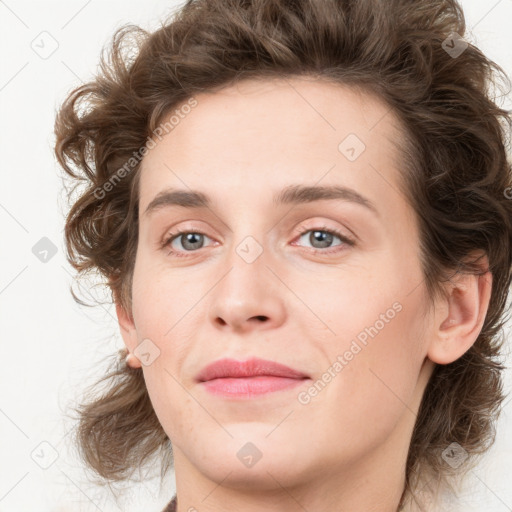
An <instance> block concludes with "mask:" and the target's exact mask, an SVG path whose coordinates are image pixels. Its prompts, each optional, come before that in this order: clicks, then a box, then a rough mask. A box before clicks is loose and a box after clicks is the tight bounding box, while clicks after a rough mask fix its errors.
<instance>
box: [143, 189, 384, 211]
mask: <svg viewBox="0 0 512 512" xmlns="http://www.w3.org/2000/svg"><path fill="white" fill-rule="evenodd" d="M332 199H338V200H342V201H348V202H352V203H356V204H359V205H361V206H364V207H365V208H367V209H369V210H371V211H372V212H373V213H374V214H375V215H377V216H380V215H379V211H378V210H377V208H376V206H375V205H374V204H373V203H372V202H371V201H370V200H369V199H368V198H366V197H364V196H362V195H361V194H359V192H356V191H355V190H354V189H351V188H348V187H344V186H341V185H331V186H304V185H289V186H287V187H285V188H284V189H283V190H281V191H279V192H278V193H277V194H275V195H274V197H273V204H274V205H275V206H279V205H281V204H303V203H311V202H314V201H322V200H332ZM211 204H212V202H211V199H210V198H209V197H208V196H207V195H206V194H204V193H203V192H200V191H198V190H178V189H167V190H163V191H162V192H160V193H158V194H157V195H156V197H155V198H154V199H153V200H152V201H151V202H150V203H149V205H148V207H147V208H146V210H145V211H144V214H143V215H150V214H151V213H152V212H154V211H156V210H159V209H161V208H163V207H169V206H181V207H183V208H195V209H198V208H210V206H211Z"/></svg>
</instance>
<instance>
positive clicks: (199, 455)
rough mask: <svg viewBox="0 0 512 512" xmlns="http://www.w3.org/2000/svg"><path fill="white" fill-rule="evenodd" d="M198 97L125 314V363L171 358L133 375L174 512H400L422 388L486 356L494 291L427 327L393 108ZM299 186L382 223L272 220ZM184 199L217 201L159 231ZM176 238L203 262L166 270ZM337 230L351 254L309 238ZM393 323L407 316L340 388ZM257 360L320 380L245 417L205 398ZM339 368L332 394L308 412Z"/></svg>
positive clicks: (357, 102) (487, 281) (461, 294)
mask: <svg viewBox="0 0 512 512" xmlns="http://www.w3.org/2000/svg"><path fill="white" fill-rule="evenodd" d="M195 98H196V100H197V102H198V104H197V106H196V107H195V108H194V109H192V111H191V112H190V113H189V114H188V115H187V116H186V117H185V118H184V119H181V120H180V122H179V124H178V125H177V126H176V127H175V128H174V129H173V130H172V132H170V133H169V134H167V135H166V136H165V137H163V138H162V140H161V141H159V142H158V143H157V144H156V146H155V147H153V149H151V150H150V151H149V152H148V153H147V154H146V156H145V157H144V160H143V162H142V167H141V173H142V174H141V182H140V196H139V197H140V203H139V204H140V207H139V221H140V222H139V243H138V249H137V256H136V264H135V271H134V278H133V289H132V301H133V302H132V311H131V312H127V311H125V310H124V309H123V308H122V307H121V306H120V305H117V315H118V319H119V324H120V328H121V333H122V336H123V339H124V342H125V344H126V347H127V348H128V349H129V350H130V351H131V352H134V351H135V350H136V349H137V346H138V345H139V344H140V343H141V342H142V340H144V339H146V338H149V339H150V340H151V342H152V343H153V344H154V346H156V347H158V350H159V351H160V352H159V356H158V357H156V359H154V361H152V362H151V364H149V365H147V366H146V365H142V364H141V362H140V361H139V360H138V359H136V358H135V360H134V362H133V363H132V364H133V366H135V367H141V366H142V368H143V372H144V377H145V381H146V385H147V388H148V392H149V395H150V398H151V401H152V404H153V406H154V409H155V412H156V414H157V416H158V418H159V420H160V422H161V424H162V426H163V428H164V430H165V432H166V433H167V434H168V436H169V438H170V439H171V441H172V444H173V448H174V460H175V470H176V486H177V495H178V510H179V512H184V511H189V510H197V511H200V512H203V511H204V512H207V511H239V510H243V511H244V512H252V511H261V510H266V511H267V512H278V511H287V512H290V511H293V512H294V511H297V512H298V511H303V510H308V511H315V510H322V511H324V512H334V511H336V512H340V511H341V512H347V511H350V512H359V511H361V512H362V511H365V512H368V511H370V512H371V511H377V510H378V511H379V512H388V511H389V512H391V511H396V510H397V507H398V503H399V500H400V496H401V494H402V489H403V485H404V476H405V462H406V456H407V450H408V447H409V444H410V439H411V435H412V429H413V427H414V422H415V420H416V412H417V410H418V408H419V404H420V400H421V397H422V395H423V392H424V389H425V386H426V384H427V382H428V379H429V377H430V375H431V373H432V371H433V368H434V366H435V363H439V364H446V363H449V362H452V361H454V360H456V359H457V358H459V357H460V356H461V355H462V354H463V353H464V352H465V351H466V350H468V348H469V347H470V346H471V345H472V344H473V343H474V341H475V340H476V337H477V336H478V333H479V332H480V330H481V327H482V324H483V320H484V317H485V313H486V310H487V307H488V302H489V297H490V289H491V283H492V279H491V276H490V274H489V273H487V274H486V275H484V276H483V277H481V278H478V277H475V276H463V275H457V276H455V277H454V278H453V279H452V281H451V282H450V283H449V284H447V285H446V286H447V288H446V290H447V297H446V298H445V299H440V300H439V301H438V302H437V303H436V305H435V308H433V309H429V308H428V302H427V294H426V289H425V283H424V281H423V275H422V271H421V266H420V260H419V233H418V226H417V223H416V216H415V214H414V211H413V209H412V207H411V206H410V204H409V203H408V201H407V200H406V198H405V197H404V196H403V195H402V194H401V193H400V192H399V180H400V175H399V168H400V159H399V154H398V152H397V149H396V147H395V146H394V145H393V141H395V140H399V139H398V138H399V137H400V136H401V128H400V126H399V124H398V122H397V120H396V118H395V116H394V115H393V114H392V113H391V112H390V111H389V108H388V107H387V106H386V105H384V104H383V103H382V102H381V101H380V100H379V99H378V98H375V97H373V96H371V95H369V94H366V93H357V92H356V91H354V90H351V89H349V88H347V87H342V86H339V85H333V84H328V83H325V82H319V81H314V80H307V79H304V78H302V79H298V78H294V79H293V80H285V81H281V80H280V81H277V80H275V81H263V82H262V81H260V82H256V81H246V82H241V83H239V84H238V85H237V86H233V87H229V88H226V89H224V90H222V91H219V92H215V93H202V94H199V95H197V96H196V97H195ZM349 134H356V135H357V137H358V138H359V139H360V140H362V141H364V144H365V145H366V149H365V150H364V151H363V152H362V153H361V154H360V156H359V157H358V158H357V159H356V160H355V161H350V160H348V159H347V158H346V156H345V155H344V154H342V152H340V150H339V149H338V146H339V144H340V143H341V142H342V141H343V140H344V139H345V138H346V137H347V135H349ZM290 184H303V185H343V186H346V187H351V188H353V189H354V190H356V191H357V192H358V193H359V194H361V195H363V196H364V197H366V198H367V199H369V200H370V201H371V202H372V203H373V204H374V205H375V207H376V209H377V210H378V215H377V214H375V213H373V212H372V211H371V210H370V209H368V208H365V207H364V206H362V205H360V204H356V203H354V202H350V201H346V200H340V199H334V200H333V199H329V200H325V199H324V200H319V201H315V202H312V203H305V204H297V205H280V206H276V205H274V204H273V203H272V196H273V194H274V193H276V192H278V191H280V190H281V189H282V188H284V187H286V186H288V185H290ZM169 187H175V188H179V189H182V190H189V189H194V190H199V191H201V192H204V193H206V194H208V195H209V196H210V197H211V198H212V205H211V206H210V208H206V209H205V208H203V209H197V208H196V209H191V208H185V207H181V206H168V207H162V208H160V209H158V210H156V211H154V212H153V213H152V214H149V215H146V214H145V213H144V212H145V210H146V208H147V206H148V205H149V203H150V202H151V201H152V200H153V199H154V198H155V196H156V195H157V194H158V193H159V192H161V191H162V190H164V189H167V188H169ZM175 228H183V229H187V230H188V231H187V232H192V233H201V234H204V235H205V237H204V238H203V239H199V241H198V242H197V241H196V245H195V246H194V247H198V248H192V249H190V245H187V239H186V238H185V237H178V238H177V239H175V240H174V242H173V244H172V249H173V250H174V251H176V252H177V253H178V254H180V255H181V256H177V255H173V254H169V249H170V248H171V247H165V248H162V247H161V245H160V244H161V243H162V242H163V241H164V240H165V239H166V237H167V236H168V235H169V233H170V232H172V231H173V230H174V229H175ZM330 229H336V230H339V231H341V232H342V233H343V235H344V236H346V237H349V238H350V237H351V238H354V235H355V236H356V237H357V239H356V243H355V245H353V246H350V245H348V244H346V243H343V242H342V241H341V239H339V238H337V236H336V235H333V236H334V238H333V239H332V241H331V242H330V245H329V244H327V246H325V245H324V246H322V245H321V244H320V243H319V242H318V241H316V242H315V239H314V238H312V232H314V231H318V230H326V231H328V232H329V230H330ZM301 233H305V235H303V236H301ZM310 235H311V236H310ZM247 236H251V237H253V238H254V239H255V240H256V241H257V244H259V245H253V246H250V247H252V249H250V250H252V251H253V250H255V249H254V247H260V248H261V250H262V253H261V254H260V255H259V257H258V258H256V259H255V261H253V262H251V263H248V262H247V261H245V260H244V259H243V258H242V257H241V256H240V255H239V253H238V252H237V247H238V246H239V244H241V242H242V241H244V239H245V238H246V237H247ZM241 247H243V244H242V246H241ZM322 247H325V248H322ZM315 248H316V249H317V251H316V254H315ZM322 251H323V252H322ZM393 304H395V306H396V304H399V306H396V307H400V311H399V312H396V314H395V315H394V317H393V318H392V319H390V320H388V322H385V325H384V327H383V328H381V329H380V330H378V334H377V335H375V336H374V337H373V338H368V341H367V344H366V345H363V344H362V343H359V345H360V346H361V350H360V351H359V352H358V353H357V354H355V355H353V357H352V358H351V360H350V361H346V363H347V364H346V365H344V366H343V369H342V370H341V371H339V372H337V373H336V372H334V371H333V370H332V366H333V363H334V362H335V361H337V357H338V356H339V355H341V356H343V354H345V353H346V351H347V350H350V347H351V346H352V347H353V346H354V345H351V344H352V342H353V341H354V340H355V339H357V336H358V334H360V333H361V332H362V331H364V330H365V328H366V327H370V326H373V325H375V324H376V321H377V320H379V318H382V316H381V315H386V312H387V311H389V310H390V309H393V306H392V305H393ZM252 356H255V357H261V358H264V359H271V360H274V361H278V362H281V363H283V364H286V365H288V366H290V367H292V368H295V369H298V370H300V371H302V372H304V373H306V374H307V375H309V376H310V377H311V378H310V379H309V380H305V381H303V383H301V384H300V385H299V386H298V387H295V388H293V389H286V390H282V391H278V392H273V393H268V394H266V395H260V396H259V397H257V398H251V399H241V400H240V399H238V400H235V399H227V398H223V397H218V396H214V395H211V394H209V393H208V392H207V391H205V390H204V389H203V388H202V386H201V385H199V384H197V383H196V382H195V380H194V379H195V377H196V375H197V373H198V371H199V370H200V369H201V368H203V367H204V366H205V365H207V364H209V363H211V362H212V361H214V360H217V359H220V358H223V357H231V358H234V359H239V360H245V359H248V358H250V357H252ZM329 368H331V380H330V382H328V383H327V384H326V385H325V387H324V388H323V389H322V390H321V391H320V392H318V393H317V394H316V396H313V397H311V396H310V401H309V402H308V403H307V404H304V403H301V402H300V401H299V399H298V395H299V393H300V392H305V393H306V394H307V393H308V390H309V389H310V388H311V386H312V384H314V383H315V382H316V381H318V380H319V379H322V375H324V374H325V373H326V372H328V369H329ZM333 374H334V375H335V376H333ZM323 378H324V379H327V377H323ZM302 396H304V393H303V395H302ZM248 442H250V443H253V444H254V445H255V446H256V447H257V449H258V450H259V451H260V452H261V454H262V457H261V459H260V460H259V461H258V462H257V463H255V464H254V465H253V466H252V467H247V466H246V465H244V464H243V463H242V462H241V461H240V459H239V458H238V457H237V453H238V451H239V450H240V449H241V448H242V447H243V446H244V445H245V444H246V443H248Z"/></svg>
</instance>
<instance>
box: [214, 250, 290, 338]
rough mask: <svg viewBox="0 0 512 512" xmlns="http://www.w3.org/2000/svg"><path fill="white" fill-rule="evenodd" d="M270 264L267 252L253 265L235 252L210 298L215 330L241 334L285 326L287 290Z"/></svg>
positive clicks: (253, 262)
mask: <svg viewBox="0 0 512 512" xmlns="http://www.w3.org/2000/svg"><path fill="white" fill-rule="evenodd" d="M268 264H271V261H270V258H267V257H266V252H265V251H264V252H263V253H262V254H260V255H259V257H258V258H256V259H255V260H254V261H252V262H250V260H246V259H244V257H243V254H242V256H240V255H239V253H237V252H236V251H234V252H233V256H232V258H230V261H229V268H228V270H227V271H226V272H225V273H224V276H223V277H222V278H221V279H220V281H219V282H218V283H217V285H216V286H215V287H214V288H213V290H212V293H211V297H210V308H209V320H210V321H211V322H212V323H213V324H214V327H215V328H216V329H218V330H221V331H228V330H232V331H236V332H239V333H241V332H249V331H252V330H255V329H263V330H266V329H273V328H277V327H279V326H280V325H282V324H283V322H284V321H285V318H286V309H285V302H284V298H285V296H286V291H287V290H286V286H285V285H284V284H283V283H282V282H281V281H280V279H278V278H277V277H276V274H277V273H278V272H276V268H275V265H273V267H274V268H272V269H270V268H269V266H268ZM288 293H289V292H288Z"/></svg>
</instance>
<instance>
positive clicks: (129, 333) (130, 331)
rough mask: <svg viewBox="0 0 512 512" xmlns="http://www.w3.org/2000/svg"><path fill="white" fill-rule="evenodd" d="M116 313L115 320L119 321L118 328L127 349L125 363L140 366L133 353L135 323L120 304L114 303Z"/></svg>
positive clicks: (134, 366)
mask: <svg viewBox="0 0 512 512" xmlns="http://www.w3.org/2000/svg"><path fill="white" fill-rule="evenodd" d="M116 315H117V320H118V322H119V329H120V331H121V336H122V338H123V341H124V344H125V346H126V349H127V350H128V356H127V360H126V364H127V365H128V366H131V367H132V368H140V367H141V362H140V361H139V359H138V358H137V357H136V356H135V355H134V351H135V349H136V347H137V344H138V342H137V331H136V329H135V323H134V321H133V318H132V316H131V315H130V314H128V312H127V311H126V310H125V309H124V308H123V306H121V305H120V304H118V303H116Z"/></svg>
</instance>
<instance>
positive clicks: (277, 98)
mask: <svg viewBox="0 0 512 512" xmlns="http://www.w3.org/2000/svg"><path fill="white" fill-rule="evenodd" d="M194 98H195V100H196V105H195V106H194V107H193V108H189V109H187V114H182V115H180V116H179V117H177V116H175V117H174V119H179V122H178V123H176V124H174V127H173V128H172V130H171V131H170V132H168V133H167V134H166V135H164V136H163V138H162V139H161V140H160V141H158V142H157V144H156V146H155V147H154V148H152V149H151V150H150V151H149V152H148V153H147V154H146V156H145V157H144V159H143V161H142V166H141V172H142V174H141V182H140V206H141V208H140V211H144V209H145V208H146V207H147V205H148V204H149V202H150V201H151V199H152V198H153V197H154V195H155V194H157V193H158V192H159V191H161V190H162V189H163V188H165V187H166V186H168V187H171V186H172V187H180V188H193V189H204V190H205V191H206V190H207V191H209V192H211V193H212V194H213V195H215V196H217V197H219V198H220V199H226V200H228V199H229V200H237V198H236V197H234V192H235V191H238V192H237V197H238V200H239V201H241V202H243V201H245V200H246V199H247V197H245V194H243V193H242V191H243V190H245V191H246V192H247V193H248V194H249V193H250V195H251V196H253V197H254V195H261V194H266V195H268V197H269V198H270V199H271V197H273V195H274V194H275V192H276V191H278V190H281V189H282V188H284V187H285V186H286V185H287V184H289V183H298V182H301V183H307V184H313V183H317V182H319V181H320V180H321V181H322V184H325V185H328V184H340V183H343V184H346V185H347V186H351V187H353V188H361V187H362V188H368V187H367V185H369V184H370V182H372V181H373V182H375V181H377V182H379V183H378V185H380V186H382V180H383V179H385V180H386V176H387V179H389V180H391V182H396V180H397V179H398V176H397V173H396V169H397V168H398V166H399V162H398V153H397V150H396V147H395V144H397V141H399V140H400V127H399V123H398V121H397V119H396V117H395V116H394V114H393V113H392V112H391V109H390V108H389V107H388V106H387V105H386V104H385V103H384V102H382V101H380V100H379V99H378V98H377V97H375V96H374V95H372V94H369V93H365V92H361V91H358V90H356V89H354V88H348V87H346V86H341V85H339V84H333V83H329V82H325V81H318V80H312V79H303V78H294V79H281V80H263V81H262V80H258V81H255V80H247V81H243V82H239V83H237V84H235V85H234V86H230V87H226V88H225V89H222V90H220V91H216V92H209V93H201V94H198V95H196V96H195V97H194ZM176 110H178V111H179V107H176V108H175V109H174V110H173V113H175V112H176ZM173 113H171V115H172V114H173ZM166 119H167V118H166V117H164V119H163V122H165V121H166ZM391 174H392V176H391ZM379 175H380V176H379ZM370 188H371V187H370Z"/></svg>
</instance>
